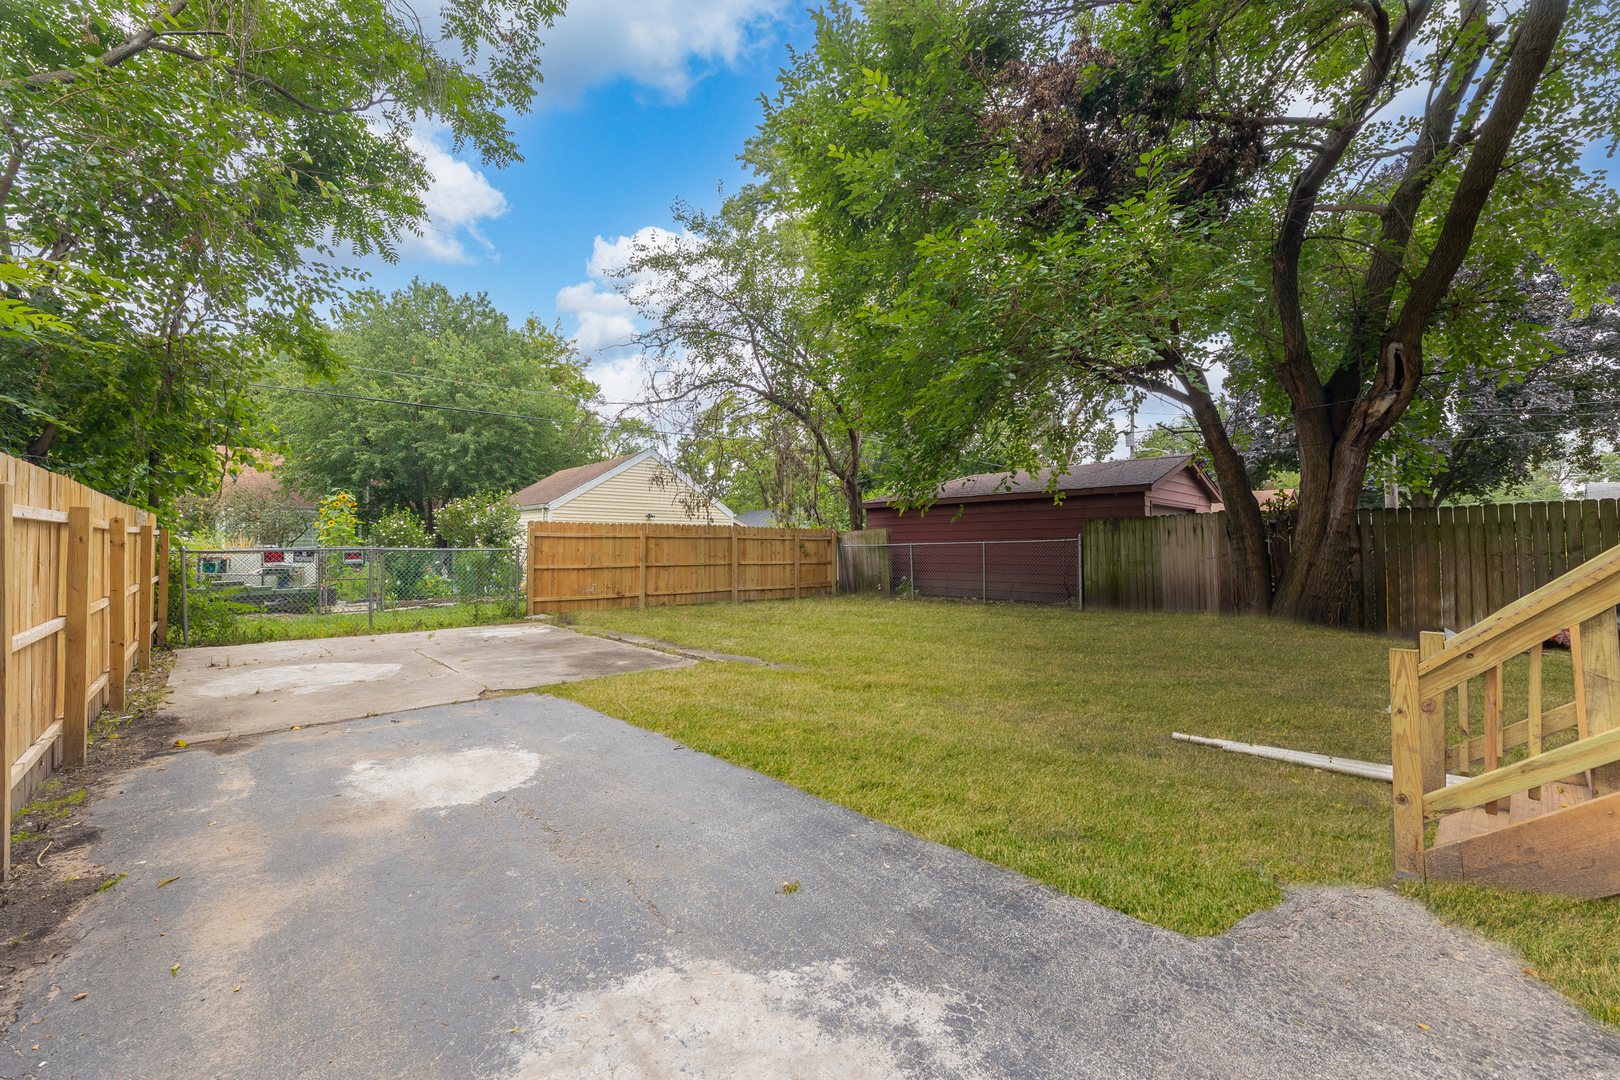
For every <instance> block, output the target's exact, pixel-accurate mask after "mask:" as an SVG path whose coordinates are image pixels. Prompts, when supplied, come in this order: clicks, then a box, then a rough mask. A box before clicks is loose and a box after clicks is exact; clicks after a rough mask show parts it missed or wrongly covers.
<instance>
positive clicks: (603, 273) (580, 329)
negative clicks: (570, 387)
mask: <svg viewBox="0 0 1620 1080" xmlns="http://www.w3.org/2000/svg"><path fill="white" fill-rule="evenodd" d="M679 242H680V237H679V236H678V235H676V234H675V233H672V232H670V231H669V230H668V229H660V228H658V227H657V226H655V225H649V226H647V227H646V228H644V229H639V230H637V231H636V232H634V233H632V234H631V235H629V236H618V237H614V238H613V239H612V240H604V239H603V238H602V237H600V236H598V237H597V238H596V240H595V241H594V242H593V243H592V245H591V254H590V257H589V258H588V259H586V260H585V273H586V276H587V280H585V281H581V282H580V283H578V284H577V285H569V286H568V287H566V288H564V289H561V290H559V291H558V293H557V310H558V311H559V312H562V313H564V314H566V315H570V316H572V317H573V319H574V323H575V329H574V337H573V341H574V345H575V347H577V348H578V349H579V351H580V352H582V353H584V354H586V355H587V356H590V357H591V365H590V377H591V379H592V380H593V381H594V382H596V383H597V385H599V386H601V388H602V396H603V397H604V398H605V399H606V400H607V401H609V402H626V401H635V400H637V399H638V398H640V397H641V396H642V393H643V391H644V389H645V387H646V382H647V376H648V374H649V373H650V371H651V367H650V365H649V363H648V360H647V357H646V356H645V354H643V353H642V352H641V350H640V348H639V347H638V346H637V345H636V342H635V340H634V339H635V336H636V333H637V331H638V330H639V329H640V328H641V326H642V321H641V319H640V317H639V315H638V314H637V311H636V307H635V304H633V303H632V302H631V300H630V299H629V298H628V297H626V296H625V295H624V294H623V293H622V292H621V291H620V289H621V288H623V287H625V286H629V287H630V288H632V289H633V288H634V287H635V286H636V285H637V284H639V283H638V282H637V280H636V279H635V278H634V277H624V276H621V275H620V271H622V270H623V269H624V267H625V265H626V264H628V263H629V261H630V258H631V256H632V255H633V254H634V253H635V250H636V248H637V247H638V246H643V247H645V246H648V245H652V246H663V245H666V244H675V243H679Z"/></svg>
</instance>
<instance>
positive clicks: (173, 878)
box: [157, 876, 180, 889]
mask: <svg viewBox="0 0 1620 1080" xmlns="http://www.w3.org/2000/svg"><path fill="white" fill-rule="evenodd" d="M179 880H180V878H179V877H178V876H175V877H172V878H166V879H165V880H163V881H160V882H158V883H157V887H158V888H160V889H161V888H163V886H165V885H167V884H168V883H169V882H171V881H179Z"/></svg>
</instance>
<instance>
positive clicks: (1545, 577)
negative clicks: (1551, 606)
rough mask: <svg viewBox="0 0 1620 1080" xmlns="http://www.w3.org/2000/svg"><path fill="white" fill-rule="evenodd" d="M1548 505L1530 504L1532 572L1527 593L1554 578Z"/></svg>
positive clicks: (1542, 503)
mask: <svg viewBox="0 0 1620 1080" xmlns="http://www.w3.org/2000/svg"><path fill="white" fill-rule="evenodd" d="M1547 510H1548V506H1547V504H1546V503H1544V502H1537V503H1531V504H1530V558H1531V562H1532V574H1531V583H1530V587H1529V588H1528V589H1526V590H1525V592H1527V593H1531V592H1535V591H1536V590H1537V589H1539V588H1541V587H1542V586H1543V585H1545V584H1547V582H1549V581H1551V580H1552V579H1553V575H1552V560H1551V558H1549V557H1548V553H1547V547H1548V538H1549V536H1550V535H1551V530H1550V529H1549V528H1548V523H1547Z"/></svg>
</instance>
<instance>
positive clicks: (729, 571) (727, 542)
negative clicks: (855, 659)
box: [528, 521, 837, 615]
mask: <svg viewBox="0 0 1620 1080" xmlns="http://www.w3.org/2000/svg"><path fill="white" fill-rule="evenodd" d="M836 545H837V534H836V533H834V532H833V531H832V530H830V529H750V528H744V527H742V526H708V525H599V524H594V523H573V522H568V523H564V522H555V521H537V522H533V523H531V524H530V526H529V533H528V552H529V569H528V612H529V614H531V615H537V614H540V613H542V612H546V613H556V612H563V611H579V610H588V609H596V608H616V607H660V606H664V605H669V604H705V603H712V602H716V601H731V602H733V603H740V602H743V601H748V600H787V599H798V598H799V597H804V596H820V595H826V594H830V593H832V592H833V591H834V589H835V588H836V587H837V580H836V576H835V569H836V563H837V560H836V558H835V557H834V549H835V547H836Z"/></svg>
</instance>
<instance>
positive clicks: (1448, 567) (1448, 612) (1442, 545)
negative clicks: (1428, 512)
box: [1437, 506, 1457, 629]
mask: <svg viewBox="0 0 1620 1080" xmlns="http://www.w3.org/2000/svg"><path fill="white" fill-rule="evenodd" d="M1456 513H1457V511H1456V508H1455V507H1450V506H1442V507H1441V508H1440V511H1439V526H1438V535H1439V539H1440V542H1439V544H1438V545H1437V550H1438V552H1439V555H1440V626H1439V628H1440V629H1445V628H1446V627H1455V626H1456V625H1457V523H1456Z"/></svg>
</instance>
